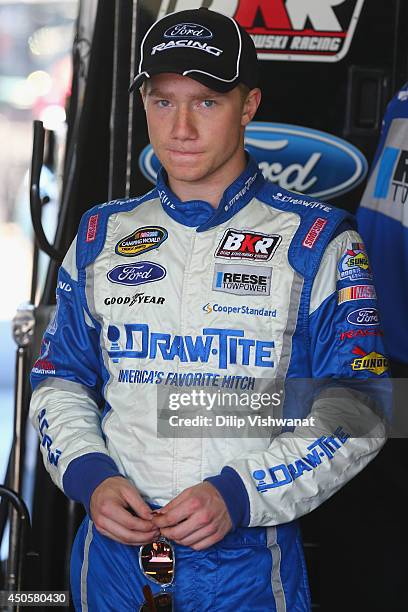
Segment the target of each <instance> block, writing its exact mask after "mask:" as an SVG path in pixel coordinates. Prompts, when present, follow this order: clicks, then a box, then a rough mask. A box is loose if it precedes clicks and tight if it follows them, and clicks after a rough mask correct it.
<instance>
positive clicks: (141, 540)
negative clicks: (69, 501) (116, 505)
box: [95, 516, 157, 546]
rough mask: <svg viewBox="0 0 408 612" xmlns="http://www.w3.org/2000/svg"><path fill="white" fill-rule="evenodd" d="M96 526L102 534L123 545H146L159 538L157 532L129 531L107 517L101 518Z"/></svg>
mask: <svg viewBox="0 0 408 612" xmlns="http://www.w3.org/2000/svg"><path fill="white" fill-rule="evenodd" d="M95 526H96V528H97V530H98V531H99V532H100V533H102V534H103V535H105V536H107V537H108V538H111V539H112V540H116V541H117V542H120V543H121V544H128V545H129V544H130V545H134V546H137V545H144V544H148V543H149V542H152V541H153V540H155V539H156V538H157V531H156V530H153V531H147V532H142V531H134V530H131V529H127V528H126V527H124V526H122V525H120V524H119V523H117V522H116V521H113V520H112V519H110V518H108V517H106V516H104V517H101V518H100V520H99V521H98V523H95Z"/></svg>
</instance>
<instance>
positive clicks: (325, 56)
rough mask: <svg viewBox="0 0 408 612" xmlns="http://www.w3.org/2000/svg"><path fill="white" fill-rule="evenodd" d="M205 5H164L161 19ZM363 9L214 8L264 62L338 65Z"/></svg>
mask: <svg viewBox="0 0 408 612" xmlns="http://www.w3.org/2000/svg"><path fill="white" fill-rule="evenodd" d="M205 4H207V6H208V3H205V2H204V0H202V1H201V2H199V1H198V2H195V3H192V2H189V0H172V1H170V0H162V2H161V6H160V9H159V13H158V16H157V18H158V19H160V18H162V17H164V16H165V15H167V14H169V13H172V12H177V11H182V10H185V9H190V8H193V5H194V8H199V7H200V6H204V5H205ZM215 4H216V5H217V6H214V5H215ZM363 5H364V0H222V2H221V1H220V2H216V3H215V2H213V3H212V6H211V7H210V8H213V9H214V10H218V11H220V12H221V13H224V14H225V15H228V16H229V17H234V18H235V19H236V20H237V21H238V23H239V24H240V25H241V26H243V27H244V28H245V29H246V30H247V32H248V33H249V34H250V35H251V37H252V39H253V41H254V43H255V47H256V49H257V52H258V56H259V58H260V59H263V60H286V61H306V62H338V61H339V60H341V59H343V58H344V57H345V56H346V55H347V53H348V51H349V49H350V45H351V41H352V39H353V36H354V32H355V29H356V26H357V23H358V20H359V17H360V13H361V10H362V8H363Z"/></svg>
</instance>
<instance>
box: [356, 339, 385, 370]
mask: <svg viewBox="0 0 408 612" xmlns="http://www.w3.org/2000/svg"><path fill="white" fill-rule="evenodd" d="M353 353H354V354H355V355H358V357H356V358H355V359H353V361H352V362H351V369H352V370H354V371H355V372H360V371H362V370H368V371H369V372H372V373H373V374H377V376H380V375H381V374H384V372H386V371H387V370H388V359H387V358H386V357H385V356H384V355H381V354H380V353H376V352H375V351H371V353H366V352H365V351H363V349H361V348H360V347H359V346H356V347H355V348H354V349H353Z"/></svg>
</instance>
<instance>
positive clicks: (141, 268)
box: [107, 261, 166, 287]
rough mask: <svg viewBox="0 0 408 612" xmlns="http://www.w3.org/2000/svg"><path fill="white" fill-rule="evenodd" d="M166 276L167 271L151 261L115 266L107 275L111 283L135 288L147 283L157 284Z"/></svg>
mask: <svg viewBox="0 0 408 612" xmlns="http://www.w3.org/2000/svg"><path fill="white" fill-rule="evenodd" d="M165 276H166V269H165V268H163V266H160V265H159V264H155V263H152V262H151V261H141V262H140V263H135V264H122V265H120V266H115V268H113V269H112V270H110V271H109V272H108V274H107V277H108V279H109V281H110V282H111V283H116V284H117V285H127V286H128V287H134V286H136V285H144V284H146V283H155V282H156V281H160V280H162V279H163V278H164V277H165Z"/></svg>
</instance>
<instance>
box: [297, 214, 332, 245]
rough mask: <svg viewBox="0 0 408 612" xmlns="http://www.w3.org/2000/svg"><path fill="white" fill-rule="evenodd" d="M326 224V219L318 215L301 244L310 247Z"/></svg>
mask: <svg viewBox="0 0 408 612" xmlns="http://www.w3.org/2000/svg"><path fill="white" fill-rule="evenodd" d="M326 225H327V219H322V218H320V217H319V218H318V219H316V221H315V222H314V223H313V225H312V227H311V228H310V230H309V231H308V233H307V235H306V237H305V239H304V240H303V242H302V244H303V246H304V247H306V248H307V249H312V248H313V247H314V245H315V244H316V242H317V240H318V238H319V236H320V234H321V233H322V231H323V230H324V228H325V227H326Z"/></svg>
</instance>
